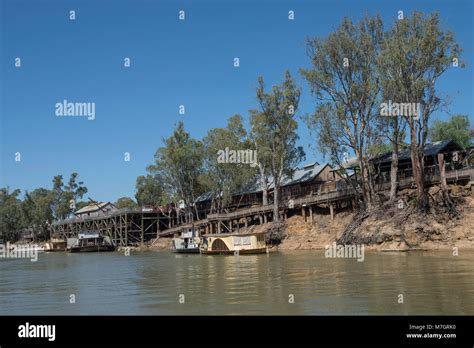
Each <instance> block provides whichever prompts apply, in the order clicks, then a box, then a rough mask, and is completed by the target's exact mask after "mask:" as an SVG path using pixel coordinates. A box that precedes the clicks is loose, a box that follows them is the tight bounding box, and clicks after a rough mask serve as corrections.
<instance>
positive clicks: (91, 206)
mask: <svg viewBox="0 0 474 348" xmlns="http://www.w3.org/2000/svg"><path fill="white" fill-rule="evenodd" d="M109 204H112V203H110V202H97V203H90V204H88V205H86V206H85V207H83V208H81V209H79V210H77V211H76V212H75V213H74V214H84V213H91V212H94V211H97V210H101V209H102V208H104V207H106V206H107V205H109Z"/></svg>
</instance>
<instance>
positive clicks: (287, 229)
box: [144, 185, 474, 250]
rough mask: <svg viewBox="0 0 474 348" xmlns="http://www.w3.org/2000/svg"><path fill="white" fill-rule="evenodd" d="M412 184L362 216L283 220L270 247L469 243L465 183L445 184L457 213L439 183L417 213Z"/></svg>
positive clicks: (160, 243) (161, 243)
mask: <svg viewBox="0 0 474 348" xmlns="http://www.w3.org/2000/svg"><path fill="white" fill-rule="evenodd" d="M415 194H416V192H415V190H412V189H406V190H403V191H401V192H400V193H399V197H400V199H401V201H402V202H403V204H400V201H397V202H395V203H389V202H385V203H384V204H381V205H380V206H379V207H378V208H376V209H375V210H374V211H373V212H372V213H371V214H369V215H368V216H364V218H363V219H361V218H360V216H356V214H355V213H352V212H348V211H345V212H339V213H338V214H337V215H336V217H335V219H334V220H333V221H331V218H330V216H329V215H320V214H318V215H315V216H314V221H313V224H311V223H310V222H309V219H308V221H306V222H305V221H304V219H303V217H302V216H299V215H296V216H292V217H290V218H289V219H288V220H286V221H285V222H284V235H285V236H284V238H283V240H282V241H281V243H280V244H279V245H275V246H270V248H271V250H308V249H323V248H325V247H326V246H327V245H332V243H334V242H338V243H341V244H364V245H365V246H366V247H367V248H368V249H374V250H416V249H430V250H432V249H448V248H452V247H454V246H456V247H458V248H474V231H473V226H474V198H473V197H472V196H471V191H470V189H469V188H468V187H463V186H456V185H451V186H450V195H451V197H452V202H453V204H454V207H455V210H456V211H457V212H458V214H454V215H453V214H449V213H448V212H447V210H446V207H445V206H444V205H443V200H442V193H441V190H440V189H439V187H437V186H433V187H431V188H430V189H429V196H430V204H431V209H430V211H429V212H428V213H426V214H421V213H419V212H418V211H417V210H416V209H415V207H414V206H415V197H416V196H415ZM270 226H271V225H270V224H264V225H258V226H251V227H250V228H249V230H250V231H262V230H268V229H269V228H270ZM144 249H147V250H166V249H171V238H159V239H157V240H155V241H153V242H151V243H149V244H148V245H146V246H144Z"/></svg>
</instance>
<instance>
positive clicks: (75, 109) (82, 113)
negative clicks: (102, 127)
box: [55, 99, 95, 121]
mask: <svg viewBox="0 0 474 348" xmlns="http://www.w3.org/2000/svg"><path fill="white" fill-rule="evenodd" d="M55 108H56V116H58V117H68V116H71V117H87V119H88V120H90V121H92V120H94V119H95V103H94V102H68V101H67V100H66V99H64V100H63V101H62V102H57V103H56V104H55Z"/></svg>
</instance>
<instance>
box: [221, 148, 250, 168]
mask: <svg viewBox="0 0 474 348" xmlns="http://www.w3.org/2000/svg"><path fill="white" fill-rule="evenodd" d="M217 163H241V164H249V165H250V166H251V167H255V166H256V165H257V164H258V162H257V151H256V150H230V149H229V148H228V147H226V148H225V150H219V151H217Z"/></svg>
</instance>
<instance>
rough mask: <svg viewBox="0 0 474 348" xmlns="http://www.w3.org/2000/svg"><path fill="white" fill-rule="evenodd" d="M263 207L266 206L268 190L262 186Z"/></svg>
mask: <svg viewBox="0 0 474 348" xmlns="http://www.w3.org/2000/svg"><path fill="white" fill-rule="evenodd" d="M262 204H263V205H268V189H267V188H266V187H265V186H264V187H263V202H262Z"/></svg>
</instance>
